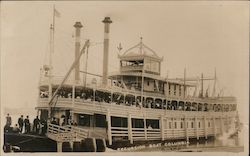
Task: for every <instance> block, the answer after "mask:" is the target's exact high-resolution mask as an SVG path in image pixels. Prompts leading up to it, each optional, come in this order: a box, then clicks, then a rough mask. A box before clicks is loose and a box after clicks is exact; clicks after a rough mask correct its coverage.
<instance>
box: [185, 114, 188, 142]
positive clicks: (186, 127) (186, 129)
mask: <svg viewBox="0 0 250 156" xmlns="http://www.w3.org/2000/svg"><path fill="white" fill-rule="evenodd" d="M187 123H188V122H187V117H186V116H184V127H185V133H186V140H187V142H189V136H188V126H187Z"/></svg>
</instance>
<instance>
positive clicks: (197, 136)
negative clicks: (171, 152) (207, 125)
mask: <svg viewBox="0 0 250 156" xmlns="http://www.w3.org/2000/svg"><path fill="white" fill-rule="evenodd" d="M194 122H195V131H196V139H197V140H199V134H198V122H197V117H195V118H194Z"/></svg>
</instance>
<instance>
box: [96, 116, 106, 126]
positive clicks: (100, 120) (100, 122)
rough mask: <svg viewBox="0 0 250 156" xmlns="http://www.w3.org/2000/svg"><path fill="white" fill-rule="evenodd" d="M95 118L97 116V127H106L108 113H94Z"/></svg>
mask: <svg viewBox="0 0 250 156" xmlns="http://www.w3.org/2000/svg"><path fill="white" fill-rule="evenodd" d="M94 118H95V126H96V127H106V126H107V122H106V115H102V114H94Z"/></svg>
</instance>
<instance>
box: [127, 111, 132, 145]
mask: <svg viewBox="0 0 250 156" xmlns="http://www.w3.org/2000/svg"><path fill="white" fill-rule="evenodd" d="M128 139H129V141H130V143H131V144H133V135H132V121H131V114H128Z"/></svg>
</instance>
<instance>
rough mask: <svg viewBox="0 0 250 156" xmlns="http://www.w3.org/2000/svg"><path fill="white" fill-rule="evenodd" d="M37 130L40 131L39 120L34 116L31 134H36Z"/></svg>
mask: <svg viewBox="0 0 250 156" xmlns="http://www.w3.org/2000/svg"><path fill="white" fill-rule="evenodd" d="M39 129H40V120H39V118H38V116H36V118H35V119H34V121H33V132H35V133H36V134H38V133H39Z"/></svg>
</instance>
